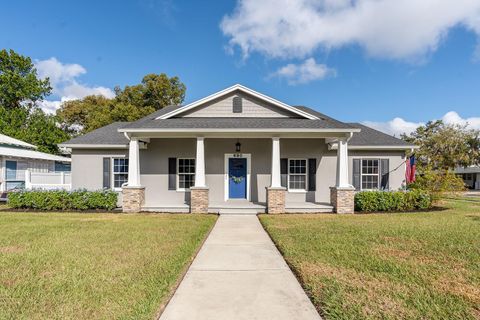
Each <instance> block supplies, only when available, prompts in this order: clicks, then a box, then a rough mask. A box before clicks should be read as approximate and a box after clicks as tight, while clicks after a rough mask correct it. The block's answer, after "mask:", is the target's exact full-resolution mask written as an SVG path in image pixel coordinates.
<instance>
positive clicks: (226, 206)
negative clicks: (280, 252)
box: [142, 199, 333, 215]
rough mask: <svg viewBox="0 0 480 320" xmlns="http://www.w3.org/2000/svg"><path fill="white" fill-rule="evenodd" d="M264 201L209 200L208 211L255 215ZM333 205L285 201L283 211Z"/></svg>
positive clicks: (177, 209)
mask: <svg viewBox="0 0 480 320" xmlns="http://www.w3.org/2000/svg"><path fill="white" fill-rule="evenodd" d="M266 209H267V207H266V204H265V203H264V202H251V201H247V200H243V199H239V200H233V199H231V200H227V201H222V202H211V203H210V204H209V206H208V212H209V213H216V214H242V215H243V214H246V215H248V214H251V215H256V214H259V213H265V212H266ZM142 211H149V212H169V213H188V212H190V207H189V205H188V204H182V205H175V206H158V207H148V206H145V207H142ZM332 212H333V206H331V205H330V204H329V203H313V202H287V203H286V204H285V213H332Z"/></svg>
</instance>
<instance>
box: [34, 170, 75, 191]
mask: <svg viewBox="0 0 480 320" xmlns="http://www.w3.org/2000/svg"><path fill="white" fill-rule="evenodd" d="M71 188H72V176H71V174H70V173H69V172H31V171H30V170H25V189H27V190H33V189H46V190H56V189H63V190H70V189H71Z"/></svg>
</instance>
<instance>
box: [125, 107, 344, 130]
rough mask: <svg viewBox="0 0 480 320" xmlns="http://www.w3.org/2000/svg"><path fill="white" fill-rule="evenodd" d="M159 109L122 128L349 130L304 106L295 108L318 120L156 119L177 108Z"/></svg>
mask: <svg viewBox="0 0 480 320" xmlns="http://www.w3.org/2000/svg"><path fill="white" fill-rule="evenodd" d="M168 108H169V109H168V110H165V109H167V108H165V109H161V110H159V111H157V112H154V113H152V114H150V115H148V116H146V117H144V118H142V119H140V120H137V121H134V122H131V123H130V124H128V125H127V126H125V128H128V129H154V128H155V129H157V128H158V129H182V128H185V129H188V128H198V129H242V128H245V129H262V128H265V129H275V128H279V129H281V128H285V129H351V128H352V127H351V126H350V125H348V124H346V123H343V122H340V121H338V120H335V119H333V118H330V117H327V116H326V115H324V114H321V113H319V112H316V111H314V110H312V109H310V108H307V107H296V108H298V109H300V110H302V111H305V112H308V113H311V114H313V115H315V116H317V117H318V118H319V120H310V119H304V118H247V117H244V118H218V117H215V118H203V117H202V118H195V117H189V118H181V117H178V118H177V117H174V118H169V119H156V118H157V117H159V116H161V115H163V114H166V113H168V112H170V111H173V110H175V109H177V108H180V107H178V106H177V107H175V106H172V107H168Z"/></svg>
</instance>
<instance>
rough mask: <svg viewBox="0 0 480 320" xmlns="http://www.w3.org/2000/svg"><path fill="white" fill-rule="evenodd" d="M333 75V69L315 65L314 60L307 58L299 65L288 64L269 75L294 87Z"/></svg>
mask: <svg viewBox="0 0 480 320" xmlns="http://www.w3.org/2000/svg"><path fill="white" fill-rule="evenodd" d="M335 74H336V72H335V70H334V69H330V68H329V67H327V66H326V65H324V64H317V63H316V62H315V59H313V58H309V59H307V60H305V61H304V62H303V63H301V64H293V63H289V64H287V65H285V66H283V67H281V68H280V69H278V70H277V71H276V72H274V73H273V74H271V76H274V77H279V78H285V79H286V80H287V82H288V84H290V85H296V84H303V83H308V82H310V81H314V80H320V79H323V78H325V77H327V76H330V75H331V76H334V75H335Z"/></svg>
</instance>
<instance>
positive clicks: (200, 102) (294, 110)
mask: <svg viewBox="0 0 480 320" xmlns="http://www.w3.org/2000/svg"><path fill="white" fill-rule="evenodd" d="M235 91H240V92H243V93H246V94H249V95H251V96H254V97H255V98H257V99H260V100H263V101H266V102H268V103H270V104H271V105H273V106H275V107H278V108H280V109H283V110H287V111H290V112H292V113H294V114H297V115H299V116H301V117H303V118H306V119H311V120H318V117H317V116H316V115H314V114H311V113H308V112H306V111H303V110H300V109H297V108H295V107H293V106H290V105H288V104H286V103H283V102H281V101H278V100H276V99H274V98H272V97H269V96H267V95H265V94H263V93H260V92H257V91H255V90H253V89H250V88H247V87H245V86H243V85H241V84H234V85H233V86H231V87H228V88H226V89H223V90H220V91H218V92H216V93H213V94H211V95H209V96H207V97H204V98H202V99H199V100H196V101H194V102H192V103H189V104H187V105H186V106H184V107H181V108H177V109H175V110H173V111H171V112H167V113H165V114H162V115H160V116H158V117H157V118H155V119H168V118H171V117H174V116H177V115H180V114H182V113H184V112H187V111H189V110H192V109H195V108H197V107H199V106H201V105H204V104H205V103H208V102H210V101H212V100H214V99H218V98H219V97H222V96H226V95H228V94H230V93H232V92H235Z"/></svg>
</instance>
